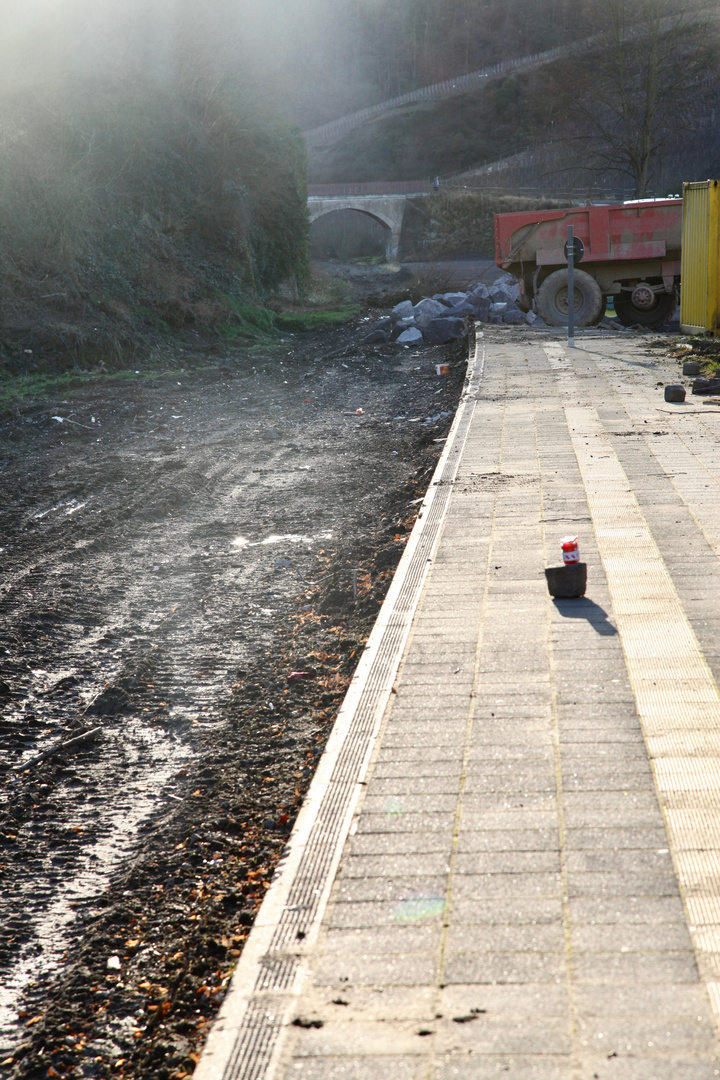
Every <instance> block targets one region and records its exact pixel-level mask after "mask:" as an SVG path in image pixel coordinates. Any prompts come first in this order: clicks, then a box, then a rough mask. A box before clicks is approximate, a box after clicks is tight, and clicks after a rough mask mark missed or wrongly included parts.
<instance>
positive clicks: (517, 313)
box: [502, 304, 527, 326]
mask: <svg viewBox="0 0 720 1080" xmlns="http://www.w3.org/2000/svg"><path fill="white" fill-rule="evenodd" d="M502 321H503V322H504V323H506V324H507V325H508V326H526V325H527V319H526V318H525V312H524V311H521V310H520V308H517V307H515V305H514V304H513V306H512V307H509V308H508V309H507V311H506V312H505V313H504V314H503V320H502Z"/></svg>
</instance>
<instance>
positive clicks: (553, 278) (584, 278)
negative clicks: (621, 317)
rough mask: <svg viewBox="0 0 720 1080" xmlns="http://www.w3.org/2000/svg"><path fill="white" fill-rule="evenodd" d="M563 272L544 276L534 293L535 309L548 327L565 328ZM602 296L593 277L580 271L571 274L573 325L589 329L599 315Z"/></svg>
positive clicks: (559, 271)
mask: <svg viewBox="0 0 720 1080" xmlns="http://www.w3.org/2000/svg"><path fill="white" fill-rule="evenodd" d="M567 277H568V272H567V270H556V271H555V272H554V273H553V274H550V276H549V277H546V278H545V280H544V281H543V283H542V285H541V286H540V288H539V289H538V292H537V309H538V314H539V316H540V318H541V319H543V320H544V321H545V322H546V323H548V325H549V326H567V321H568V311H569V303H568V286H567ZM602 305H603V295H602V292H601V289H600V286H599V285H598V283H597V281H596V280H595V278H593V277H590V275H589V274H586V273H585V271H584V270H576V271H575V325H576V326H592V325H594V324H595V323H596V322H597V321H598V320H599V319H600V318H601V317H602V312H603V306H602Z"/></svg>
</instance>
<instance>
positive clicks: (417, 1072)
mask: <svg viewBox="0 0 720 1080" xmlns="http://www.w3.org/2000/svg"><path fill="white" fill-rule="evenodd" d="M426 1076H427V1065H426V1064H425V1061H424V1059H423V1058H419V1057H418V1056H417V1055H412V1056H401V1055H399V1054H385V1055H376V1056H374V1057H371V1058H368V1057H365V1056H364V1055H363V1056H360V1055H351V1054H347V1055H345V1054H342V1055H337V1056H335V1057H331V1056H329V1055H326V1056H324V1057H322V1058H317V1057H315V1058H300V1059H293V1060H292V1061H291V1062H290V1064H289V1067H288V1071H287V1072H286V1074H285V1078H286V1080H388V1078H389V1077H392V1080H425V1078H426Z"/></svg>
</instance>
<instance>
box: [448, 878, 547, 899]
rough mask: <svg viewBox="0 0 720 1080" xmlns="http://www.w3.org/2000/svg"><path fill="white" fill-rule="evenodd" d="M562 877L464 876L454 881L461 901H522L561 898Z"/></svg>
mask: <svg viewBox="0 0 720 1080" xmlns="http://www.w3.org/2000/svg"><path fill="white" fill-rule="evenodd" d="M561 891H562V878H561V877H560V875H559V874H552V873H537V874H504V873H499V874H461V875H459V876H458V877H457V878H455V879H454V880H453V897H454V898H456V899H458V900H484V899H488V900H491V899H495V898H498V899H499V898H506V899H521V898H529V897H553V896H559V895H560V893H561Z"/></svg>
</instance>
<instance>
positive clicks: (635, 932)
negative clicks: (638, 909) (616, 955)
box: [570, 922, 692, 952]
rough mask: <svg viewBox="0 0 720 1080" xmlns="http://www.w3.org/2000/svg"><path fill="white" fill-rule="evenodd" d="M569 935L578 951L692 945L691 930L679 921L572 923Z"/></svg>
mask: <svg viewBox="0 0 720 1080" xmlns="http://www.w3.org/2000/svg"><path fill="white" fill-rule="evenodd" d="M570 937H571V940H572V945H573V950H576V951H577V952H610V951H611V950H613V949H614V950H617V951H618V952H641V951H647V950H654V951H658V950H660V949H671V950H674V949H675V950H676V949H691V948H692V943H691V941H690V934H689V933H688V929H687V926H686V925H685V924H684V923H681V922H669V923H657V922H656V923H650V924H649V925H644V926H643V925H640V926H639V925H638V924H637V923H633V922H625V923H621V922H617V923H600V924H595V925H594V926H593V925H592V924H588V923H584V924H583V923H579V924H578V923H575V924H573V926H572V927H571V930H570Z"/></svg>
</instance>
